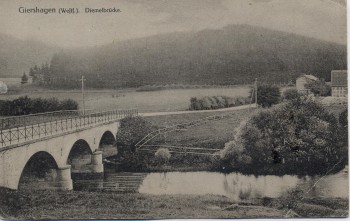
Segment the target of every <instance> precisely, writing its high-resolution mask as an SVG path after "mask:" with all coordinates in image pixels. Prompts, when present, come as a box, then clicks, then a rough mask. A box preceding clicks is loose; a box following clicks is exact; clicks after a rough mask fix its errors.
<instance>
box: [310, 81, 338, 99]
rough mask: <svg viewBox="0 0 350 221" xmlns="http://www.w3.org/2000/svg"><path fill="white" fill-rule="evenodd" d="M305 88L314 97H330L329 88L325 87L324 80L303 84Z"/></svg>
mask: <svg viewBox="0 0 350 221" xmlns="http://www.w3.org/2000/svg"><path fill="white" fill-rule="evenodd" d="M305 88H306V89H309V90H310V91H311V92H312V93H313V94H314V95H318V96H323V97H326V96H331V90H332V88H331V86H329V85H327V84H326V82H325V81H324V79H320V80H316V81H310V82H309V83H307V84H305Z"/></svg>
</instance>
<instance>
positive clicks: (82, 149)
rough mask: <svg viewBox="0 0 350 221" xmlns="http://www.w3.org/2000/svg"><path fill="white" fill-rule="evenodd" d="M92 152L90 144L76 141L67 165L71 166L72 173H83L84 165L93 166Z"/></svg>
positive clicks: (80, 140)
mask: <svg viewBox="0 0 350 221" xmlns="http://www.w3.org/2000/svg"><path fill="white" fill-rule="evenodd" d="M91 155H92V150H91V147H90V145H89V143H88V142H87V141H85V140H83V139H79V140H77V141H75V143H74V144H73V145H72V148H71V149H70V151H69V154H68V158H67V164H68V165H71V171H72V173H74V172H81V167H83V165H88V164H91Z"/></svg>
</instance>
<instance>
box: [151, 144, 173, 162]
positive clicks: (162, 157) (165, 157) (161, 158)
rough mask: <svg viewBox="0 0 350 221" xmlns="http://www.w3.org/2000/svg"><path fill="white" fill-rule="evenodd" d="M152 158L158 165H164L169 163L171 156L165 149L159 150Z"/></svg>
mask: <svg viewBox="0 0 350 221" xmlns="http://www.w3.org/2000/svg"><path fill="white" fill-rule="evenodd" d="M154 156H155V158H156V161H157V163H158V164H159V165H164V164H167V163H168V162H169V159H170V157H171V154H170V152H169V150H168V149H167V148H159V149H158V150H157V152H156V153H155V154H154Z"/></svg>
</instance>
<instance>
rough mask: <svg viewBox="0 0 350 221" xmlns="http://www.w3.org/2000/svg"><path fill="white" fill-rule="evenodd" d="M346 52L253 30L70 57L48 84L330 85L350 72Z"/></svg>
mask: <svg viewBox="0 0 350 221" xmlns="http://www.w3.org/2000/svg"><path fill="white" fill-rule="evenodd" d="M346 67H347V65H346V46H345V45H337V44H334V43H329V42H324V41H320V40H316V39H312V38H307V37H302V36H298V35H295V34H290V33H284V32H279V31H273V30H268V29H263V28H258V27H253V26H247V25H231V26H227V27H225V28H223V29H219V30H203V31H200V32H197V33H172V34H164V35H156V36H152V37H147V38H142V39H135V40H128V41H123V42H117V43H114V44H109V45H105V46H102V47H95V48H90V49H85V50H73V51H64V52H61V53H59V54H56V55H55V56H54V57H53V59H52V62H51V66H50V76H47V78H46V79H48V80H47V84H48V85H49V86H52V87H55V86H56V87H63V86H64V85H66V86H70V87H76V86H78V84H79V81H78V78H79V77H80V76H81V75H82V74H84V75H85V76H86V78H87V79H88V80H87V85H88V86H90V87H110V88H114V87H130V86H141V85H149V84H172V83H182V84H220V85H225V84H241V83H248V82H249V83H251V82H253V80H254V78H256V77H257V78H259V80H260V81H267V82H288V81H289V80H294V79H295V77H296V76H298V75H300V74H301V73H308V74H314V75H316V76H318V77H322V78H324V79H326V80H330V72H331V70H333V69H345V68H346Z"/></svg>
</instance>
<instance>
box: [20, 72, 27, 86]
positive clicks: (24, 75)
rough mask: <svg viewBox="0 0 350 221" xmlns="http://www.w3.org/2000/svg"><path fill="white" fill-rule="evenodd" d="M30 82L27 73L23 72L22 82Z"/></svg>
mask: <svg viewBox="0 0 350 221" xmlns="http://www.w3.org/2000/svg"><path fill="white" fill-rule="evenodd" d="M26 83H28V76H27V75H26V73H25V72H24V73H23V76H22V78H21V84H26Z"/></svg>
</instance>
